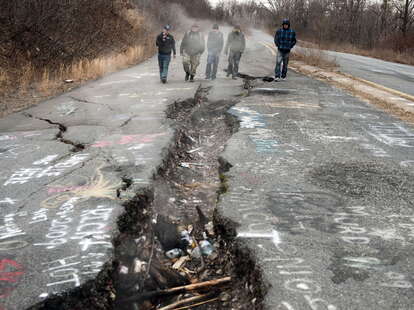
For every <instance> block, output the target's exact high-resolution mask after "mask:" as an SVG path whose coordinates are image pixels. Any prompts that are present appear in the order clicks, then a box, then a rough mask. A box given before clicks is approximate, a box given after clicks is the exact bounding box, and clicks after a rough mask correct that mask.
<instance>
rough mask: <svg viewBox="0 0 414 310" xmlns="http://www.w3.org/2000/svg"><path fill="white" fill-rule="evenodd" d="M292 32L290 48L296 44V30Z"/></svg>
mask: <svg viewBox="0 0 414 310" xmlns="http://www.w3.org/2000/svg"><path fill="white" fill-rule="evenodd" d="M292 32H293V33H292V44H291V47H290V48H293V47H294V46H295V45H296V32H295V31H294V30H293V31H292Z"/></svg>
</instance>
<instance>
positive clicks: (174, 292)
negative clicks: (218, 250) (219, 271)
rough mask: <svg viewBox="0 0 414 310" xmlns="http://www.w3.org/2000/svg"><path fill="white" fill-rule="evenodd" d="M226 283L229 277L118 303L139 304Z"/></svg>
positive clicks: (145, 294)
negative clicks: (156, 298) (151, 299)
mask: <svg viewBox="0 0 414 310" xmlns="http://www.w3.org/2000/svg"><path fill="white" fill-rule="evenodd" d="M227 282H231V277H225V278H221V279H217V280H210V281H205V282H201V283H195V284H189V285H184V286H178V287H174V288H169V289H166V290H160V291H152V292H144V293H142V294H139V295H136V296H131V297H129V298H125V299H123V300H120V302H133V301H135V302H139V301H144V300H147V299H150V298H155V297H162V296H169V295H177V294H182V293H186V292H189V291H196V290H198V289H202V288H206V287H213V286H217V285H220V284H223V283H227Z"/></svg>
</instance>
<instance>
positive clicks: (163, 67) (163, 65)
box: [158, 54, 171, 80]
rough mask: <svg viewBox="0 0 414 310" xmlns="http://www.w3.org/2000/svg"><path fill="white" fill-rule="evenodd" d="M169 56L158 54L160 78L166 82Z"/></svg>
mask: <svg viewBox="0 0 414 310" xmlns="http://www.w3.org/2000/svg"><path fill="white" fill-rule="evenodd" d="M170 61H171V55H165V54H158V64H159V66H160V78H161V80H166V79H167V76H168V67H169V66H170Z"/></svg>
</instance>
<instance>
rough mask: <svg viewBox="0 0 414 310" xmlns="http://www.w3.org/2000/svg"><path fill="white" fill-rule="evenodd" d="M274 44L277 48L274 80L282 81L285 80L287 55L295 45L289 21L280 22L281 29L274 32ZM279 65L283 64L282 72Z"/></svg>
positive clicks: (294, 35)
mask: <svg viewBox="0 0 414 310" xmlns="http://www.w3.org/2000/svg"><path fill="white" fill-rule="evenodd" d="M275 44H276V46H277V57H276V68H275V78H276V81H278V80H279V79H280V78H282V79H283V80H284V79H285V78H286V74H287V70H288V63H289V53H290V50H291V49H292V48H293V47H294V46H295V44H296V32H295V31H294V30H293V29H291V28H290V21H289V20H288V19H284V20H283V21H282V28H280V29H278V30H277V31H276V35H275ZM281 64H283V66H282V70H281V68H280V67H281Z"/></svg>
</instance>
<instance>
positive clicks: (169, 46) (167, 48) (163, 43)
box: [156, 33, 176, 55]
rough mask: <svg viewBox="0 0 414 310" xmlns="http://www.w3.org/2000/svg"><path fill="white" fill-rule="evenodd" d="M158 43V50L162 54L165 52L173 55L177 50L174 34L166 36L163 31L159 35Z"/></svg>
mask: <svg viewBox="0 0 414 310" xmlns="http://www.w3.org/2000/svg"><path fill="white" fill-rule="evenodd" d="M156 45H157V47H158V52H159V53H160V54H163V55H171V53H174V55H175V54H176V51H175V40H174V37H173V36H172V35H170V34H168V35H167V36H166V37H165V38H164V34H163V33H161V34H160V35H159V36H158V37H157V42H156Z"/></svg>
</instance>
